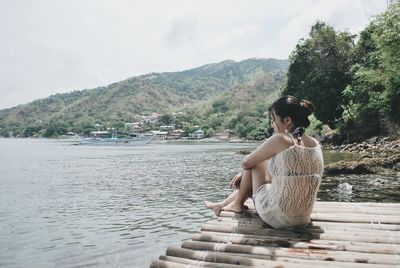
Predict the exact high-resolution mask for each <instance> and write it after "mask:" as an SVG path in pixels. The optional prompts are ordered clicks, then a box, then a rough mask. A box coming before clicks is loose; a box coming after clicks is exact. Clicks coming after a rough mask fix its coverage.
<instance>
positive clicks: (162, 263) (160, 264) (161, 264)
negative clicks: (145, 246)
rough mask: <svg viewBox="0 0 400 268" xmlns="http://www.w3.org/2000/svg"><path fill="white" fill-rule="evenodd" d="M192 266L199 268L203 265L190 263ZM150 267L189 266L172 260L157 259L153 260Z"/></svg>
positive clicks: (170, 267)
mask: <svg viewBox="0 0 400 268" xmlns="http://www.w3.org/2000/svg"><path fill="white" fill-rule="evenodd" d="M190 267H191V268H199V267H201V266H194V265H190ZM150 268H187V265H186V264H184V263H177V262H172V261H163V260H155V261H152V262H151V265H150Z"/></svg>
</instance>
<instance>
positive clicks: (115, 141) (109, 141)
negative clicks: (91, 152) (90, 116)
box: [76, 132, 151, 146]
mask: <svg viewBox="0 0 400 268" xmlns="http://www.w3.org/2000/svg"><path fill="white" fill-rule="evenodd" d="M150 141H151V139H150V138H148V137H134V138H117V134H116V132H113V133H112V136H111V138H103V137H91V138H86V139H82V140H81V141H80V142H79V143H77V144H76V145H101V146H107V145H108V146H118V145H124V146H137V145H145V144H147V143H149V142H150Z"/></svg>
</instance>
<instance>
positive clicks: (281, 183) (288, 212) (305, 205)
mask: <svg viewBox="0 0 400 268" xmlns="http://www.w3.org/2000/svg"><path fill="white" fill-rule="evenodd" d="M268 170H269V173H270V175H271V177H272V183H271V184H264V185H262V186H260V188H258V190H257V192H256V195H255V200H254V203H255V208H256V210H257V213H258V215H259V216H260V217H261V219H262V220H263V221H264V222H265V223H267V224H269V225H271V226H272V227H274V228H286V227H292V226H297V225H305V224H308V223H309V222H310V215H311V212H312V209H313V206H314V202H315V199H316V196H317V192H318V188H319V185H320V183H321V177H322V173H323V170H324V162H323V157H322V150H321V146H320V145H318V146H316V147H311V148H309V147H303V146H299V145H297V144H294V145H293V146H291V147H289V148H287V149H286V150H284V151H282V152H280V153H278V154H276V155H275V156H274V157H272V158H271V159H270V161H269V166H268Z"/></svg>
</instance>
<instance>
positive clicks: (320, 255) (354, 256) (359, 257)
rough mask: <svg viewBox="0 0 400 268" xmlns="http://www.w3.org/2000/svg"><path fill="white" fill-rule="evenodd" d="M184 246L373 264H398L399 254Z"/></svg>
mask: <svg viewBox="0 0 400 268" xmlns="http://www.w3.org/2000/svg"><path fill="white" fill-rule="evenodd" d="M182 248H187V249H192V250H206V251H215V252H231V253H245V254H257V255H267V256H280V257H287V258H290V257H294V258H298V259H308V260H330V261H339V262H358V263H360V262H362V263H372V264H391V265H394V264H398V262H399V258H398V256H394V255H389V254H377V253H361V252H346V251H345V252H342V251H334V250H321V249H297V248H276V247H267V246H263V247H260V246H245V245H234V244H225V243H212V242H200V241H185V242H183V243H182Z"/></svg>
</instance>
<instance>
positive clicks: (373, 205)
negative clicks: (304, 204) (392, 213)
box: [314, 201, 400, 209]
mask: <svg viewBox="0 0 400 268" xmlns="http://www.w3.org/2000/svg"><path fill="white" fill-rule="evenodd" d="M318 206H321V207H322V206H326V207H329V206H331V207H371V208H396V209H397V208H398V209H400V203H372V202H334V201H317V202H315V204H314V207H318Z"/></svg>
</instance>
